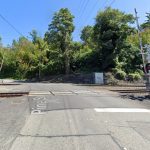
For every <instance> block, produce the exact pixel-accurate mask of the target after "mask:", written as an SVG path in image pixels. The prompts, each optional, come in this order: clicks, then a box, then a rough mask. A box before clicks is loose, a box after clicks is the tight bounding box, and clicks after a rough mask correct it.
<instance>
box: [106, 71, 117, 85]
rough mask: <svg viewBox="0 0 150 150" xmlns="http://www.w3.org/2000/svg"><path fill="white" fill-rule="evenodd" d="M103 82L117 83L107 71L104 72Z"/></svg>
mask: <svg viewBox="0 0 150 150" xmlns="http://www.w3.org/2000/svg"><path fill="white" fill-rule="evenodd" d="M105 83H106V84H108V85H117V84H118V80H117V79H115V77H114V75H113V74H112V73H110V72H108V73H105Z"/></svg>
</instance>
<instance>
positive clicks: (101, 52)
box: [0, 7, 150, 85]
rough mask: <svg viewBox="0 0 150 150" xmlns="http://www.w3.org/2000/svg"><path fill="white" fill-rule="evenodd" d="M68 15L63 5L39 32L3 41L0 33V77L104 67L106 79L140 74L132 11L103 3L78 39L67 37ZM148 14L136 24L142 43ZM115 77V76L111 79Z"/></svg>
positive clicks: (148, 40) (147, 38)
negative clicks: (8, 42)
mask: <svg viewBox="0 0 150 150" xmlns="http://www.w3.org/2000/svg"><path fill="white" fill-rule="evenodd" d="M73 19H74V16H73V15H72V14H71V12H70V11H69V10H68V9H67V8H62V9H60V10H59V11H58V12H56V13H55V14H54V16H53V18H52V21H51V23H50V24H49V26H48V31H47V32H46V33H45V36H44V38H41V37H40V36H39V35H38V32H37V31H36V30H32V31H31V33H30V36H31V39H32V40H31V41H30V40H28V39H27V38H25V37H20V38H19V39H18V40H14V41H13V44H12V46H11V47H4V46H3V45H2V42H1V38H0V67H1V72H0V77H5V78H6V77H13V78H19V79H22V78H42V77H45V76H49V75H57V74H64V73H66V74H68V73H73V72H88V73H89V72H98V71H102V72H109V73H108V74H106V76H107V77H108V84H113V85H115V84H117V82H118V80H117V79H119V80H125V78H126V77H127V76H129V78H131V79H132V80H138V79H140V78H141V76H142V75H143V71H142V70H141V64H142V59H141V55H139V53H140V49H139V40H138V34H137V30H136V29H135V28H133V27H131V23H133V22H134V17H133V16H132V15H131V14H125V13H123V12H121V11H119V10H118V9H112V8H110V7H109V8H106V9H105V10H104V11H101V12H99V13H98V14H97V16H96V20H95V24H94V25H93V26H85V27H84V28H83V30H82V31H81V40H82V41H81V42H75V41H73V40H72V33H73V31H74V29H75V27H74V24H73ZM148 26H149V14H147V21H146V22H145V23H144V24H143V25H142V27H143V30H142V33H141V36H142V41H143V45H145V44H150V29H149V27H148ZM116 78H117V79H116Z"/></svg>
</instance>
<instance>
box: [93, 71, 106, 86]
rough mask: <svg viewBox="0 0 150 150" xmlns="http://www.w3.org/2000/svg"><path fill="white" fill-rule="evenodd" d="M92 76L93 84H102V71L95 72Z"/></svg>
mask: <svg viewBox="0 0 150 150" xmlns="http://www.w3.org/2000/svg"><path fill="white" fill-rule="evenodd" d="M94 77H95V84H104V75H103V73H98V72H95V73H94Z"/></svg>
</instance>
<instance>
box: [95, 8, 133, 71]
mask: <svg viewBox="0 0 150 150" xmlns="http://www.w3.org/2000/svg"><path fill="white" fill-rule="evenodd" d="M133 22H134V17H133V15H131V14H125V13H123V12H121V11H119V10H118V9H112V8H110V7H109V8H106V10H104V11H102V12H99V13H98V15H97V17H96V24H95V26H94V38H95V41H96V43H97V49H98V50H99V61H100V64H101V66H100V67H101V68H102V70H109V69H111V68H115V66H116V63H115V60H116V58H117V57H118V55H119V54H120V53H121V51H122V50H123V49H124V48H125V47H128V44H127V43H126V42H125V41H126V39H127V36H128V35H130V34H131V33H132V31H133V29H132V28H131V27H130V26H129V24H130V23H133ZM126 44H127V45H126Z"/></svg>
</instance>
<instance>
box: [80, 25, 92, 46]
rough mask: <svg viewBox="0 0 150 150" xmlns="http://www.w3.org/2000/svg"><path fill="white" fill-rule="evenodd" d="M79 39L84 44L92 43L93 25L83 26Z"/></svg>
mask: <svg viewBox="0 0 150 150" xmlns="http://www.w3.org/2000/svg"><path fill="white" fill-rule="evenodd" d="M81 40H82V41H83V43H84V45H89V46H91V45H93V27H92V26H85V27H84V28H83V30H82V31H81Z"/></svg>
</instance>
